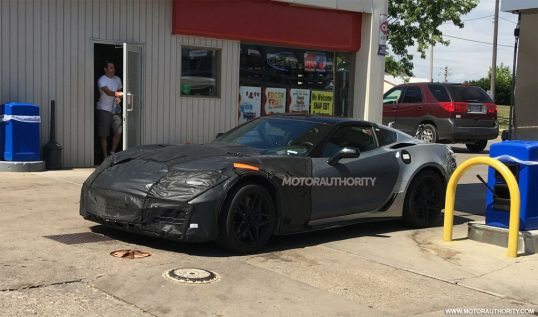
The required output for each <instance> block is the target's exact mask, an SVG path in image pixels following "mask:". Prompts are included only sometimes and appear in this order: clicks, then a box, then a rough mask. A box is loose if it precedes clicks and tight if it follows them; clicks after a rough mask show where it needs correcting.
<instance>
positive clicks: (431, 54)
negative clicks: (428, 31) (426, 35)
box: [430, 45, 433, 83]
mask: <svg viewBox="0 0 538 317" xmlns="http://www.w3.org/2000/svg"><path fill="white" fill-rule="evenodd" d="M430 83H433V45H431V46H430Z"/></svg>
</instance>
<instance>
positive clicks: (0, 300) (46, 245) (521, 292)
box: [0, 146, 538, 316]
mask: <svg viewBox="0 0 538 317" xmlns="http://www.w3.org/2000/svg"><path fill="white" fill-rule="evenodd" d="M455 149H456V152H457V155H458V161H460V162H461V160H464V159H466V158H469V157H470V156H471V155H470V154H467V153H466V151H465V150H458V149H460V147H458V146H456V147H455ZM90 172H91V170H89V169H84V170H68V171H57V172H44V173H27V174H16V173H13V174H10V173H5V174H0V224H1V230H0V241H1V242H0V252H1V257H0V276H1V277H2V278H1V279H0V316H28V315H39V316H80V315H85V316H124V315H125V316H251V315H254V314H256V315H261V316H289V315H294V316H320V315H322V316H381V315H383V316H386V315H393V316H410V315H423V316H439V315H444V314H445V312H444V309H446V308H461V307H470V308H535V309H537V311H538V287H537V286H538V255H532V256H524V257H520V258H517V259H515V260H514V259H509V258H507V257H506V256H505V253H506V249H505V248H500V247H496V246H490V245H485V244H480V243H477V242H474V241H470V240H466V239H465V237H466V230H467V225H466V223H467V222H468V221H472V220H482V219H483V213H484V207H483V205H484V203H483V201H484V196H485V189H484V187H483V185H481V184H478V180H477V179H476V178H475V176H474V174H481V175H483V176H485V175H486V168H484V167H478V168H476V169H475V170H473V171H470V172H468V173H467V175H466V176H465V177H464V179H463V181H462V185H460V186H459V188H458V194H457V204H456V209H457V210H459V212H457V217H456V222H455V223H456V227H455V237H456V238H461V239H463V240H459V241H454V242H451V243H445V242H443V241H442V240H441V235H442V227H441V225H442V223H441V222H439V225H438V226H437V227H435V228H429V229H424V230H409V229H408V228H406V227H404V226H402V225H401V224H400V223H399V222H397V221H392V222H385V223H370V224H360V225H355V226H350V227H346V228H340V229H334V230H326V231H321V232H314V233H307V234H300V235H295V236H288V237H279V238H275V239H273V240H272V242H271V245H270V246H269V247H268V248H267V249H265V250H263V252H262V253H259V254H255V255H249V256H236V255H233V254H229V253H227V252H225V251H223V250H222V249H220V248H219V247H218V246H216V245H215V244H214V243H205V244H193V245H189V244H181V243H174V242H169V241H163V240H159V239H153V238H147V237H141V236H137V235H134V234H128V233H123V232H117V231H114V230H110V229H106V228H103V227H101V226H98V225H96V224H94V223H91V222H87V221H85V220H83V219H82V218H81V217H80V216H79V215H78V202H79V194H80V186H81V184H82V182H83V181H84V179H85V178H86V177H87V176H88V175H89V173H90ZM92 231H93V232H96V233H99V234H103V235H104V237H105V238H106V240H105V241H100V242H94V243H82V244H71V245H68V244H63V243H60V242H57V241H54V240H51V239H49V238H46V236H53V235H59V234H72V233H81V232H92ZM127 248H133V249H140V250H144V251H148V252H151V253H152V256H151V257H148V258H143V259H137V260H127V259H118V258H114V257H111V256H110V255H109V253H110V252H111V251H114V250H117V249H127ZM179 267H195V268H204V269H209V270H212V271H215V272H217V273H218V274H219V275H220V280H219V281H217V282H214V283H212V284H207V285H185V284H180V283H177V282H173V281H170V280H167V279H165V278H164V277H163V273H164V272H165V271H167V270H170V269H173V268H179Z"/></svg>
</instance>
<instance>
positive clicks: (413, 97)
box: [403, 87, 422, 103]
mask: <svg viewBox="0 0 538 317" xmlns="http://www.w3.org/2000/svg"><path fill="white" fill-rule="evenodd" d="M420 102H422V91H421V90H420V88H419V87H408V88H407V90H406V91H405V96H404V99H403V103H420Z"/></svg>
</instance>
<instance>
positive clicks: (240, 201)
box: [218, 184, 276, 253]
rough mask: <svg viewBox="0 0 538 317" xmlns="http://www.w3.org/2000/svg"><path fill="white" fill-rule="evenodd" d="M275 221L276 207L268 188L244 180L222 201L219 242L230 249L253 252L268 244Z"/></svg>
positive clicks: (239, 251)
mask: <svg viewBox="0 0 538 317" xmlns="http://www.w3.org/2000/svg"><path fill="white" fill-rule="evenodd" d="M275 223H276V207H275V202H274V201H273V197H272V196H271V194H270V193H269V191H268V190H267V189H266V188H265V187H263V186H260V185H257V184H246V185H243V186H241V187H239V188H237V189H236V190H234V191H233V192H231V193H230V196H229V199H228V200H227V202H226V203H225V205H224V209H223V210H222V213H221V215H220V219H219V240H218V242H219V243H220V244H221V245H223V246H224V247H225V248H227V249H228V250H230V251H233V252H238V253H252V252H255V251H257V250H260V249H261V248H263V247H264V246H265V245H266V244H267V242H268V241H269V239H270V238H271V236H272V234H273V229H274V227H275Z"/></svg>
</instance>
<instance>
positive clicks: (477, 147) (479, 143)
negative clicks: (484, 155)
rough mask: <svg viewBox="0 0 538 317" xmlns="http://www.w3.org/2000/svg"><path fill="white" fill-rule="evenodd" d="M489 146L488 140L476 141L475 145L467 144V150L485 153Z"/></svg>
mask: <svg viewBox="0 0 538 317" xmlns="http://www.w3.org/2000/svg"><path fill="white" fill-rule="evenodd" d="M487 145H488V140H479V141H476V142H475V143H465V146H466V147H467V150H469V152H473V153H480V152H482V151H484V149H485V148H486V146H487Z"/></svg>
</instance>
